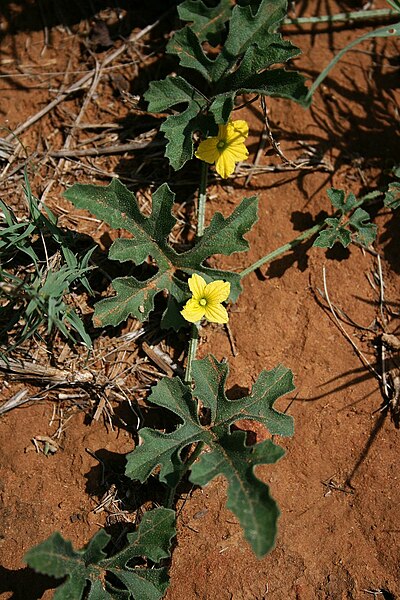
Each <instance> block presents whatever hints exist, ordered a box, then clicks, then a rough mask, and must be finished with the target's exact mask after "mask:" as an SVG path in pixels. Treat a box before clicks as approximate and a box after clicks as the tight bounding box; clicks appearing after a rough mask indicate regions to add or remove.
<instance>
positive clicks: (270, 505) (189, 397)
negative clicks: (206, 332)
mask: <svg viewBox="0 0 400 600" xmlns="http://www.w3.org/2000/svg"><path fill="white" fill-rule="evenodd" d="M227 375H228V366H227V365H226V364H224V363H219V362H218V361H217V360H216V358H214V357H213V356H211V357H207V358H205V359H203V360H197V361H195V362H194V363H193V378H194V382H195V390H194V392H192V390H191V388H190V387H189V386H188V385H186V384H184V383H182V382H181V380H180V379H179V378H177V377H175V378H173V379H163V380H162V381H160V382H159V383H158V384H157V385H156V386H155V387H154V388H153V391H152V394H151V395H150V397H149V402H151V403H153V404H155V405H156V406H162V407H164V408H166V409H168V410H170V411H172V412H173V413H175V414H176V415H177V416H178V417H179V420H180V421H181V424H180V425H178V427H177V428H176V429H175V430H174V431H172V432H171V433H161V432H159V431H154V430H152V429H149V428H147V427H146V428H144V429H142V430H140V438H141V442H142V443H141V445H140V446H138V447H137V448H136V449H135V450H134V451H133V452H132V453H131V454H129V455H128V457H127V467H126V474H127V475H128V476H129V477H131V478H132V479H136V480H139V481H141V482H144V481H146V480H147V478H148V477H149V476H150V474H151V473H152V472H153V471H154V470H155V469H156V468H157V467H159V468H160V470H159V478H160V480H161V481H162V482H164V483H166V484H167V485H168V486H171V487H173V486H175V485H176V484H177V483H178V482H179V480H180V479H181V476H182V474H183V472H184V471H185V464H184V462H183V459H182V454H183V452H184V449H185V448H188V447H190V446H191V445H192V444H194V443H198V442H203V443H204V444H205V445H206V446H208V448H209V452H207V453H205V454H203V455H202V456H201V457H200V459H199V461H198V462H197V463H195V464H194V465H193V466H192V471H191V474H190V477H189V478H190V481H192V482H193V483H195V484H198V485H206V484H207V483H208V482H209V481H210V480H211V479H213V478H214V477H216V476H217V475H224V476H225V477H226V479H227V481H228V507H229V508H230V510H232V511H233V512H234V513H235V515H236V516H237V517H238V519H239V521H240V523H241V525H242V527H243V529H244V534H245V537H246V539H247V540H248V541H249V543H250V544H251V546H252V548H253V550H254V552H255V553H256V554H257V556H259V557H261V556H263V555H264V554H266V553H267V552H268V551H269V550H270V549H271V548H272V546H273V544H274V539H275V534H276V521H277V517H278V515H279V511H278V509H277V506H276V504H275V501H274V500H273V499H272V498H271V496H270V494H269V490H268V486H267V485H266V484H264V483H263V482H261V481H260V480H259V479H258V478H257V477H256V476H255V475H254V467H255V466H256V465H258V464H271V463H275V462H276V461H277V460H278V459H279V458H280V457H281V456H283V454H284V451H283V450H282V449H281V448H280V447H278V446H276V445H275V444H274V443H273V442H272V441H271V440H266V441H264V442H260V443H258V444H256V445H254V446H247V445H246V434H245V433H244V432H240V431H234V432H232V431H231V426H232V425H233V424H234V423H235V422H236V421H238V420H241V419H251V420H256V421H258V422H260V423H262V424H263V425H264V426H265V427H267V428H268V429H269V431H270V433H273V434H278V435H284V436H288V435H292V434H293V422H292V419H291V417H288V416H287V415H284V414H282V413H279V412H278V411H276V410H275V409H274V408H273V404H274V402H275V400H276V399H277V398H279V397H280V396H282V395H284V394H287V393H288V392H290V391H292V390H293V389H294V388H293V377H292V373H291V371H290V370H288V369H286V368H285V367H283V366H282V365H280V366H278V367H276V368H275V369H272V370H271V371H263V372H262V373H261V375H260V376H259V378H258V380H257V381H256V383H255V384H254V385H253V387H252V390H251V393H250V395H249V396H247V397H244V398H240V399H239V400H228V399H227V397H226V395H225V389H224V388H225V382H226V378H227ZM196 399H197V401H198V400H200V401H201V402H202V404H203V405H204V406H206V407H207V408H210V412H211V422H210V424H209V425H207V426H204V425H202V423H201V422H200V420H199V417H198V404H197V401H196Z"/></svg>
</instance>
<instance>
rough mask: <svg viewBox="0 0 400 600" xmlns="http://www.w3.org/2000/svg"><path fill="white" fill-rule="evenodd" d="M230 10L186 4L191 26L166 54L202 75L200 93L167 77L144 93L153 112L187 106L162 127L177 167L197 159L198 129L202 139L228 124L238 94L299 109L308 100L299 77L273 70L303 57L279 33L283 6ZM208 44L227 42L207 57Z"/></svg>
mask: <svg viewBox="0 0 400 600" xmlns="http://www.w3.org/2000/svg"><path fill="white" fill-rule="evenodd" d="M229 4H230V3H229V2H227V1H226V0H224V1H223V2H220V3H219V5H218V6H216V7H212V8H208V7H206V6H205V4H204V3H203V2H201V1H198V2H194V1H193V0H187V1H186V2H184V3H183V4H181V5H180V7H179V8H178V11H179V14H180V17H181V19H182V20H185V21H190V22H191V23H190V25H186V26H185V27H183V28H182V29H181V30H180V31H177V32H176V33H175V34H174V35H173V37H172V38H171V40H170V42H169V43H168V46H167V50H168V52H169V53H171V54H174V55H176V56H177V57H178V60H179V61H180V64H181V66H182V67H184V68H186V69H189V70H190V71H192V72H196V73H197V75H200V76H201V78H202V79H203V81H204V85H203V86H202V88H200V89H201V90H202V91H201V92H200V91H199V89H198V88H197V89H196V87H195V85H194V84H192V83H190V80H189V81H186V79H183V78H182V77H167V79H165V80H164V81H159V82H155V83H154V82H153V83H151V84H150V87H149V89H148V91H147V92H146V94H145V99H146V100H147V101H148V103H149V110H150V111H152V112H154V111H157V110H158V111H160V110H163V111H165V110H167V109H169V108H173V107H177V105H178V104H179V103H182V102H184V103H185V109H184V110H183V112H178V113H177V114H173V115H171V116H169V117H167V119H166V121H165V122H164V123H163V125H162V127H161V130H162V131H163V132H164V133H165V136H166V137H167V139H168V140H169V141H168V144H167V150H166V156H167V157H168V159H169V161H170V163H171V165H172V166H173V168H174V169H179V168H180V167H182V166H183V165H184V164H185V162H186V161H187V160H189V158H191V157H192V154H193V141H192V135H193V133H194V132H195V131H196V130H198V131H200V132H201V133H202V134H203V135H204V136H208V135H215V133H216V130H217V125H219V124H221V123H226V122H227V121H228V119H229V118H230V115H231V112H232V110H233V106H234V99H235V97H236V96H237V95H238V94H241V93H254V94H263V95H268V96H280V97H284V98H290V99H292V100H295V101H297V102H300V103H303V101H304V98H305V96H306V93H307V89H306V88H305V86H304V78H303V77H302V76H301V75H299V74H298V73H296V72H287V71H285V70H284V69H282V68H273V69H270V67H272V66H274V67H275V65H278V64H283V63H285V62H287V61H288V60H290V59H291V58H293V57H295V56H297V55H298V54H299V49H298V48H296V47H295V46H293V45H292V44H291V42H287V41H283V40H282V38H281V36H280V34H278V33H276V29H277V27H278V26H279V24H280V22H281V21H282V19H283V18H284V17H285V15H286V7H287V2H286V0H274V1H272V0H257V1H253V2H251V4H248V5H246V6H241V5H240V4H236V5H235V6H234V7H233V8H231V7H230V6H229ZM205 40H207V41H208V42H210V43H215V44H222V49H221V51H220V52H219V53H218V54H217V56H216V57H214V58H211V57H210V56H209V55H208V54H207V53H206V52H205V49H204V47H203V43H204V41H205ZM190 71H189V77H190ZM198 79H199V77H198V76H197V77H196V85H197V86H199V83H198Z"/></svg>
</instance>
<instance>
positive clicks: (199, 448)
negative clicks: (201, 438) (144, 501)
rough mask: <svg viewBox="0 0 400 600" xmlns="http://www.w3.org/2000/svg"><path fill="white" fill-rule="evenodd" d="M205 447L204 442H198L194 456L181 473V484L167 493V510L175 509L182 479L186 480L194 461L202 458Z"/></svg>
mask: <svg viewBox="0 0 400 600" xmlns="http://www.w3.org/2000/svg"><path fill="white" fill-rule="evenodd" d="M203 447H204V442H198V443H197V446H196V447H195V449H194V450H193V452H192V454H191V455H190V456H189V458H188V459H187V461H186V462H185V468H184V470H183V471H182V473H181V477H180V479H179V482H178V483H177V484H176V485H175V486H174V487H171V488H169V489H168V491H167V497H166V500H165V507H166V508H173V506H174V500H175V496H176V490H177V487H178V485H179V484H180V482H181V481H182V479H183V478H184V476H185V475H186V473H187V472H188V471H189V469H190V467H191V466H192V464H193V463H194V461H195V460H196V459H197V458H198V457H199V456H200V454H201V452H202V450H203Z"/></svg>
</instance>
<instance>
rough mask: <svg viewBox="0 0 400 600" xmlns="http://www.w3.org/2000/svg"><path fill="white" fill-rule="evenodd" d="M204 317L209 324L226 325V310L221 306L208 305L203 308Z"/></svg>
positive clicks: (227, 318) (227, 319)
mask: <svg viewBox="0 0 400 600" xmlns="http://www.w3.org/2000/svg"><path fill="white" fill-rule="evenodd" d="M204 316H205V318H206V319H207V321H211V323H227V322H228V321H229V317H228V313H227V312H226V308H225V307H224V306H222V304H208V305H207V306H206V307H205V311H204Z"/></svg>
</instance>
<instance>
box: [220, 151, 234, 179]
mask: <svg viewBox="0 0 400 600" xmlns="http://www.w3.org/2000/svg"><path fill="white" fill-rule="evenodd" d="M215 169H216V171H217V173H218V175H221V177H222V178H223V179H226V178H227V177H229V176H230V175H232V173H233V172H234V170H235V159H234V157H233V156H232V155H231V154H230V153H229V149H225V150H224V152H222V153H221V156H220V157H219V158H218V159H217V160H216V161H215Z"/></svg>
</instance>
